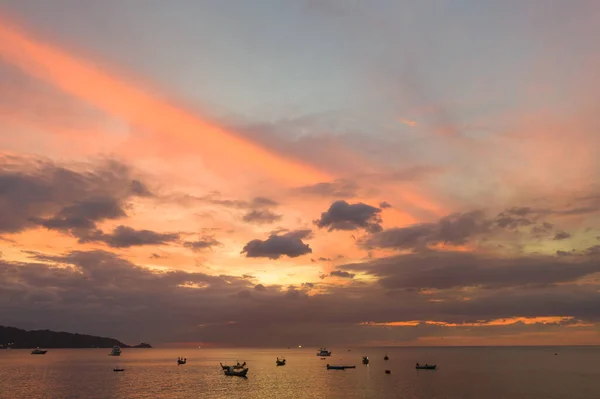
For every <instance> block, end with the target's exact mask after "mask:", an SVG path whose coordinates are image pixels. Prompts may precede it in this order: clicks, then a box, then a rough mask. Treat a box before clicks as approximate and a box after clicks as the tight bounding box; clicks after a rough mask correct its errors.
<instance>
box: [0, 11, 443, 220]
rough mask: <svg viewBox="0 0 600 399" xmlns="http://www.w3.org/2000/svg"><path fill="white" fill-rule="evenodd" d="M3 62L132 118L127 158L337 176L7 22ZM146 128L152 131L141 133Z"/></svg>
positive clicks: (312, 177)
mask: <svg viewBox="0 0 600 399" xmlns="http://www.w3.org/2000/svg"><path fill="white" fill-rule="evenodd" d="M0 59H3V60H4V61H6V62H8V63H10V64H12V65H14V66H16V67H17V68H19V69H20V70H22V71H23V72H25V73H27V74H29V75H31V76H33V77H35V78H37V79H39V80H41V81H43V82H46V83H49V84H51V85H53V86H55V87H56V88H58V89H59V90H61V91H62V92H65V93H67V94H69V95H72V96H73V97H75V98H78V99H80V100H83V101H85V102H87V103H89V104H91V105H93V106H95V107H97V108H98V109H100V110H102V111H103V112H105V113H106V114H107V115H109V116H110V117H112V118H119V119H121V120H124V121H126V122H127V124H128V125H129V126H130V127H133V128H134V129H133V130H134V131H135V132H136V133H138V134H136V135H135V136H131V137H129V138H128V139H125V138H124V137H121V138H119V140H118V141H114V143H116V145H120V146H121V149H122V150H124V151H125V152H126V153H127V154H128V155H131V154H133V153H139V152H140V151H145V150H147V149H149V148H150V147H155V148H156V149H157V150H158V151H159V152H160V153H161V154H164V153H168V154H171V155H172V154H177V155H178V157H180V155H181V154H182V153H183V152H184V151H191V152H192V153H198V155H199V156H198V158H199V159H200V161H201V163H207V164H208V165H210V169H211V170H212V171H217V172H218V174H221V176H222V175H223V174H227V176H228V177H235V176H237V178H240V179H242V178H243V177H242V176H247V174H248V172H249V171H255V170H258V171H260V172H262V173H263V174H264V175H267V176H270V177H272V178H275V179H278V180H279V181H280V182H283V183H287V184H293V185H302V184H310V183H315V182H323V181H331V180H334V179H335V178H336V177H337V176H334V175H333V174H332V173H329V172H326V171H322V170H318V169H316V168H314V167H312V166H311V165H309V164H305V163H302V162H301V161H298V160H294V159H291V158H289V157H285V156H282V155H280V154H276V153H274V152H272V151H271V150H268V149H265V148H264V147H262V146H260V145H258V144H257V143H254V142H252V141H250V140H248V139H246V138H243V137H240V136H238V135H236V134H235V133H234V132H230V131H227V130H226V129H223V128H222V127H220V126H218V125H217V124H215V123H213V122H211V121H209V120H207V119H205V118H200V117H198V116H196V115H194V114H192V113H190V112H188V111H186V110H185V109H182V108H181V107H178V106H176V105H174V104H172V103H170V102H169V101H167V100H166V99H164V98H161V97H160V96H157V95H156V94H151V93H150V92H149V91H148V90H145V89H144V88H142V87H138V86H136V85H134V84H133V83H131V82H128V81H126V80H124V79H122V78H119V77H118V76H113V75H111V74H109V73H107V72H105V71H102V70H101V69H99V68H98V67H97V66H95V65H94V64H93V63H91V62H89V61H86V60H84V59H80V58H77V57H74V56H72V55H71V54H68V53H67V52H65V51H64V50H62V49H60V48H57V47H55V46H53V45H51V44H49V43H45V42H42V41H41V40H39V39H37V38H34V37H33V36H31V35H29V34H27V33H25V32H23V31H22V30H21V29H19V28H17V27H15V26H13V25H11V24H10V23H8V22H6V21H3V20H2V19H0ZM20 119H21V122H22V123H23V126H25V127H26V128H29V129H31V128H32V127H33V128H35V126H31V121H30V122H29V123H25V122H23V118H20ZM13 122H16V121H13ZM50 128H52V126H50ZM101 130H102V127H100V129H99V130H98V131H96V132H94V133H97V134H98V133H100V134H101ZM50 131H52V132H53V134H58V133H59V132H62V133H63V134H64V133H69V134H73V132H76V131H70V130H69V129H65V128H64V127H61V128H59V129H55V130H53V129H50ZM141 132H143V133H146V134H139V133H141ZM148 136H150V137H148ZM89 138H90V137H89V136H88V137H86V139H88V140H89ZM90 141H91V140H90ZM70 145H72V144H70ZM194 155H195V154H194ZM242 168H243V169H242ZM197 170H202V169H201V168H198V169H197ZM394 191H395V193H394V194H397V195H398V196H399V199H400V200H401V201H404V202H405V203H406V204H408V205H411V206H414V207H417V208H420V209H425V210H427V211H430V212H432V213H434V214H436V215H437V216H440V215H441V214H444V213H445V212H444V210H443V209H441V208H440V206H439V205H437V204H435V203H434V202H433V201H431V200H430V199H428V198H425V197H424V196H422V195H420V194H419V193H418V192H417V191H418V190H417V189H416V188H409V187H402V190H399V191H396V190H394ZM388 199H389V198H388ZM392 200H393V199H392ZM386 218H387V219H389V222H393V223H395V224H401V225H405V224H410V223H415V222H417V220H416V219H415V218H414V217H413V216H412V215H410V214H409V213H407V211H406V210H400V209H391V210H389V211H388V212H387V215H386Z"/></svg>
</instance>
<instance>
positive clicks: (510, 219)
mask: <svg viewBox="0 0 600 399" xmlns="http://www.w3.org/2000/svg"><path fill="white" fill-rule="evenodd" d="M532 216H534V211H533V210H532V209H531V208H529V207H513V208H509V209H506V210H505V211H504V212H502V213H500V214H499V215H498V216H497V217H496V224H497V225H498V226H500V227H502V228H509V229H516V228H518V227H521V226H530V225H532V224H533V223H534V222H533V221H532V219H531V217H532Z"/></svg>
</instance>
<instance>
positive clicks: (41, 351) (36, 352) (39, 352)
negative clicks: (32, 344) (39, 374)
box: [31, 347, 48, 355]
mask: <svg viewBox="0 0 600 399" xmlns="http://www.w3.org/2000/svg"><path fill="white" fill-rule="evenodd" d="M46 352H48V351H47V350H46V349H40V348H39V347H37V348H35V349H34V350H32V351H31V354H32V355H45V354H46Z"/></svg>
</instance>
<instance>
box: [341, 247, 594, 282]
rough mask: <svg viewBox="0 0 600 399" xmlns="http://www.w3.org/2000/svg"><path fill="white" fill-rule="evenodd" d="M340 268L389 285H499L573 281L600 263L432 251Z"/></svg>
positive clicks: (549, 257)
mask: <svg viewBox="0 0 600 399" xmlns="http://www.w3.org/2000/svg"><path fill="white" fill-rule="evenodd" d="M340 269H343V270H350V271H363V272H365V273H368V274H372V275H374V276H377V277H378V278H379V283H380V284H381V285H382V286H383V287H385V288H388V289H424V288H435V289H450V288H457V287H482V288H500V287H520V286H528V285H534V286H545V285H551V284H556V283H565V282H572V281H576V280H577V279H579V278H582V277H585V276H588V275H591V274H593V273H598V272H600V263H598V262H597V261H594V260H593V259H590V258H581V259H577V260H564V259H559V258H557V257H551V256H544V257H520V258H514V257H513V258H494V257H488V256H484V255H478V254H475V253H459V252H435V251H430V252H425V253H416V254H408V255H399V256H395V257H389V258H383V259H377V260H374V261H372V262H369V263H363V264H354V265H345V266H340Z"/></svg>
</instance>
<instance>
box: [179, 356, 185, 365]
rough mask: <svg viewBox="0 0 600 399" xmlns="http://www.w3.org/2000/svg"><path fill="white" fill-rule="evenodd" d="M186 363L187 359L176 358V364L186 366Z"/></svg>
mask: <svg viewBox="0 0 600 399" xmlns="http://www.w3.org/2000/svg"><path fill="white" fill-rule="evenodd" d="M186 363H187V358H186V359H183V358H181V357H179V358H177V364H178V365H179V364H186Z"/></svg>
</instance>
